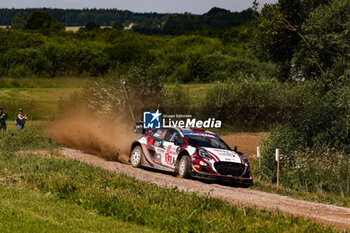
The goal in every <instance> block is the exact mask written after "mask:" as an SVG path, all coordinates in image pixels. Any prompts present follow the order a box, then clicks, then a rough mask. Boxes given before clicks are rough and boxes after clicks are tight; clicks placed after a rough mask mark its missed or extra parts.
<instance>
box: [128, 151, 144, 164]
mask: <svg viewBox="0 0 350 233" xmlns="http://www.w3.org/2000/svg"><path fill="white" fill-rule="evenodd" d="M142 155H143V152H142V148H141V147H140V146H135V148H134V149H133V150H132V151H131V154H130V162H131V166H133V167H140V166H141V160H142Z"/></svg>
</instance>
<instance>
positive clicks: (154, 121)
mask: <svg viewBox="0 0 350 233" xmlns="http://www.w3.org/2000/svg"><path fill="white" fill-rule="evenodd" d="M161 115H162V113H160V112H159V110H157V111H156V112H143V128H144V129H159V128H160V126H161V123H160V122H161V120H160V117H161Z"/></svg>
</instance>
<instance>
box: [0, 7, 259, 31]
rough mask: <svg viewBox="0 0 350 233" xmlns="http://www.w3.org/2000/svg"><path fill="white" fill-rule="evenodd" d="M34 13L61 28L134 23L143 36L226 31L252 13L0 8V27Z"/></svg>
mask: <svg viewBox="0 0 350 233" xmlns="http://www.w3.org/2000/svg"><path fill="white" fill-rule="evenodd" d="M36 11H41V12H46V13H49V14H50V15H51V16H52V17H53V18H54V19H56V20H57V21H58V22H60V23H61V24H62V25H64V26H85V25H87V24H88V23H90V24H91V23H93V24H95V25H97V26H114V27H116V28H123V27H124V26H128V25H129V24H130V23H134V24H135V27H134V30H135V31H136V32H140V33H144V34H168V35H180V34H184V33H188V32H190V31H193V30H199V29H201V28H202V27H204V26H209V27H211V28H215V29H223V28H229V27H232V26H239V25H243V24H246V23H248V22H249V21H251V19H252V14H253V10H252V9H247V10H244V11H242V12H230V11H228V10H225V9H220V8H216V7H215V8H213V9H211V10H210V11H209V12H207V13H206V14H203V15H196V14H190V13H184V14H158V13H134V12H131V11H126V10H124V11H123V10H117V9H83V10H72V9H67V10H64V9H51V8H40V9H34V8H33V9H0V25H11V24H13V19H14V17H17V18H18V17H19V15H20V17H21V18H23V20H26V19H28V18H29V16H30V15H31V14H32V13H33V12H36Z"/></svg>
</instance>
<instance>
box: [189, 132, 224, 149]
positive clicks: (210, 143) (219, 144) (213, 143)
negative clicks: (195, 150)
mask: <svg viewBox="0 0 350 233" xmlns="http://www.w3.org/2000/svg"><path fill="white" fill-rule="evenodd" d="M185 138H186V140H187V141H188V143H189V144H190V145H191V146H201V147H211V148H217V149H224V150H230V147H229V146H228V145H227V144H226V143H225V142H224V141H223V140H222V139H220V138H215V137H205V136H194V135H187V136H185Z"/></svg>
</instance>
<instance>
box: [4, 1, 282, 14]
mask: <svg viewBox="0 0 350 233" xmlns="http://www.w3.org/2000/svg"><path fill="white" fill-rule="evenodd" d="M277 1H278V0H258V2H259V3H260V5H264V4H265V3H276V2H277ZM252 5H253V0H0V8H41V7H50V8H64V9H68V8H69V9H72V8H73V9H82V8H117V9H120V10H130V11H134V12H157V13H183V12H190V13H193V14H203V13H206V12H208V11H209V10H210V9H211V8H213V7H220V8H225V9H228V10H231V11H241V10H245V9H247V8H249V7H251V6H252Z"/></svg>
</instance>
